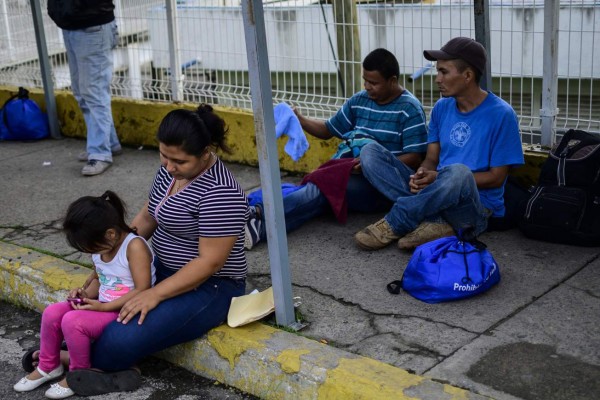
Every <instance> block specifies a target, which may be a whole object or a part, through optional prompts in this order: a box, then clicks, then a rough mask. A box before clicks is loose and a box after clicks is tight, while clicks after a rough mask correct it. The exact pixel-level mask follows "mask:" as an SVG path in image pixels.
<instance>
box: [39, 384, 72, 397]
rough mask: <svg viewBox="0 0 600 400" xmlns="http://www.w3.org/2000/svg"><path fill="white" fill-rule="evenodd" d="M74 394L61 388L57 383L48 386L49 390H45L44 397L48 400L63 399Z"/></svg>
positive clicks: (69, 389)
mask: <svg viewBox="0 0 600 400" xmlns="http://www.w3.org/2000/svg"><path fill="white" fill-rule="evenodd" d="M74 394H75V392H74V391H72V390H71V388H68V387H62V386H60V385H59V384H58V383H54V384H52V385H51V386H50V389H48V390H46V393H45V395H46V397H47V398H49V399H65V398H67V397H70V396H73V395H74Z"/></svg>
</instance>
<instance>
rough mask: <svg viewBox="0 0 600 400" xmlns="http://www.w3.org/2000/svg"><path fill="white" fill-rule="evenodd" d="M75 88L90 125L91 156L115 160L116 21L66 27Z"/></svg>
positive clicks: (96, 158) (117, 143)
mask: <svg viewBox="0 0 600 400" xmlns="http://www.w3.org/2000/svg"><path fill="white" fill-rule="evenodd" d="M63 38H64V41H65V47H66V49H67V57H68V60H69V71H70V74H71V88H72V90H73V95H74V96H75V99H76V100H77V103H78V104H79V108H80V109H81V112H82V113H83V119H84V121H85V125H86V128H87V152H88V159H89V160H99V161H107V162H112V150H119V149H120V148H121V144H120V143H119V139H118V138H117V132H116V131H115V125H114V122H113V117H112V112H111V103H110V102H111V93H110V83H111V81H112V72H113V58H112V49H113V48H115V47H116V45H117V40H118V34H117V24H116V22H115V21H112V22H109V23H107V24H104V25H97V26H92V27H89V28H85V29H79V30H73V31H71V30H63Z"/></svg>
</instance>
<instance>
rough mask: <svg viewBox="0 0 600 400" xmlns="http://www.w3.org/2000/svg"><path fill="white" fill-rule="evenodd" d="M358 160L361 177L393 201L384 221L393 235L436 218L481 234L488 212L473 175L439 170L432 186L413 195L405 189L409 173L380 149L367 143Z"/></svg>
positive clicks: (456, 168) (458, 168)
mask: <svg viewBox="0 0 600 400" xmlns="http://www.w3.org/2000/svg"><path fill="white" fill-rule="evenodd" d="M360 156H361V165H362V170H363V174H364V175H365V177H366V178H367V179H368V180H369V182H371V184H373V186H374V187H375V188H377V190H379V191H380V192H381V193H383V194H384V195H385V196H386V197H387V198H388V199H390V200H392V201H394V205H393V206H392V209H391V210H390V211H389V212H388V214H386V215H385V217H384V218H385V220H386V221H387V222H388V224H390V226H391V227H392V229H393V230H394V232H395V233H396V234H399V235H404V234H407V233H409V232H412V231H413V230H415V228H416V227H417V226H418V225H419V224H420V223H421V222H422V221H424V220H432V219H437V218H439V217H442V218H443V219H444V220H446V221H447V222H448V223H449V224H450V225H452V227H453V228H454V229H455V230H458V229H464V228H468V227H471V228H474V230H475V234H477V235H478V234H480V233H482V232H483V231H485V229H486V227H487V219H488V216H489V211H488V210H487V209H486V208H485V207H484V206H483V205H482V204H481V201H480V199H479V191H478V190H477V185H476V183H475V178H474V177H473V173H472V172H471V170H470V169H469V168H468V167H466V166H465V165H462V164H453V165H449V166H447V167H444V168H442V169H440V170H439V171H438V175H437V178H436V180H435V181H434V182H433V183H431V184H430V185H429V186H427V187H426V188H425V189H423V190H421V191H420V192H419V193H417V194H413V193H411V191H410V187H409V185H408V182H409V180H410V175H412V174H413V173H414V172H413V170H412V169H410V168H409V167H407V166H406V165H405V164H404V163H403V162H402V161H400V160H398V159H397V158H396V157H395V156H394V155H393V154H392V153H390V152H389V151H388V150H386V149H385V148H384V147H383V146H381V145H379V144H377V143H369V144H368V145H366V146H365V147H363V148H362V150H361V154H360Z"/></svg>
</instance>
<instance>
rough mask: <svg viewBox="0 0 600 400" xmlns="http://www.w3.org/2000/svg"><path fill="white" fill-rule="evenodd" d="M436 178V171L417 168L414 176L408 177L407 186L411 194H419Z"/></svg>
mask: <svg viewBox="0 0 600 400" xmlns="http://www.w3.org/2000/svg"><path fill="white" fill-rule="evenodd" d="M436 178H437V171H432V170H428V169H426V168H423V167H419V169H417V172H415V173H414V175H411V176H410V181H409V182H408V185H409V186H410V191H411V192H412V193H419V192H420V191H421V190H423V189H425V188H426V187H427V186H428V185H431V184H432V183H433V182H434V181H435V180H436Z"/></svg>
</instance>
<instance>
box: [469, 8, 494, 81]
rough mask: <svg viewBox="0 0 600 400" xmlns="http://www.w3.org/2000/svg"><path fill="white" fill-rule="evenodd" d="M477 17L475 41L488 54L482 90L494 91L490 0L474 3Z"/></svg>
mask: <svg viewBox="0 0 600 400" xmlns="http://www.w3.org/2000/svg"><path fill="white" fill-rule="evenodd" d="M473 13H474V16H475V40H477V41H478V42H479V43H481V44H482V45H483V47H485V49H486V50H487V53H488V58H487V64H486V65H485V72H484V74H483V76H482V77H481V88H482V89H484V90H492V66H491V65H492V63H491V61H490V60H491V58H492V51H491V46H490V44H491V43H490V2H489V0H475V1H474V2H473Z"/></svg>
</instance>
